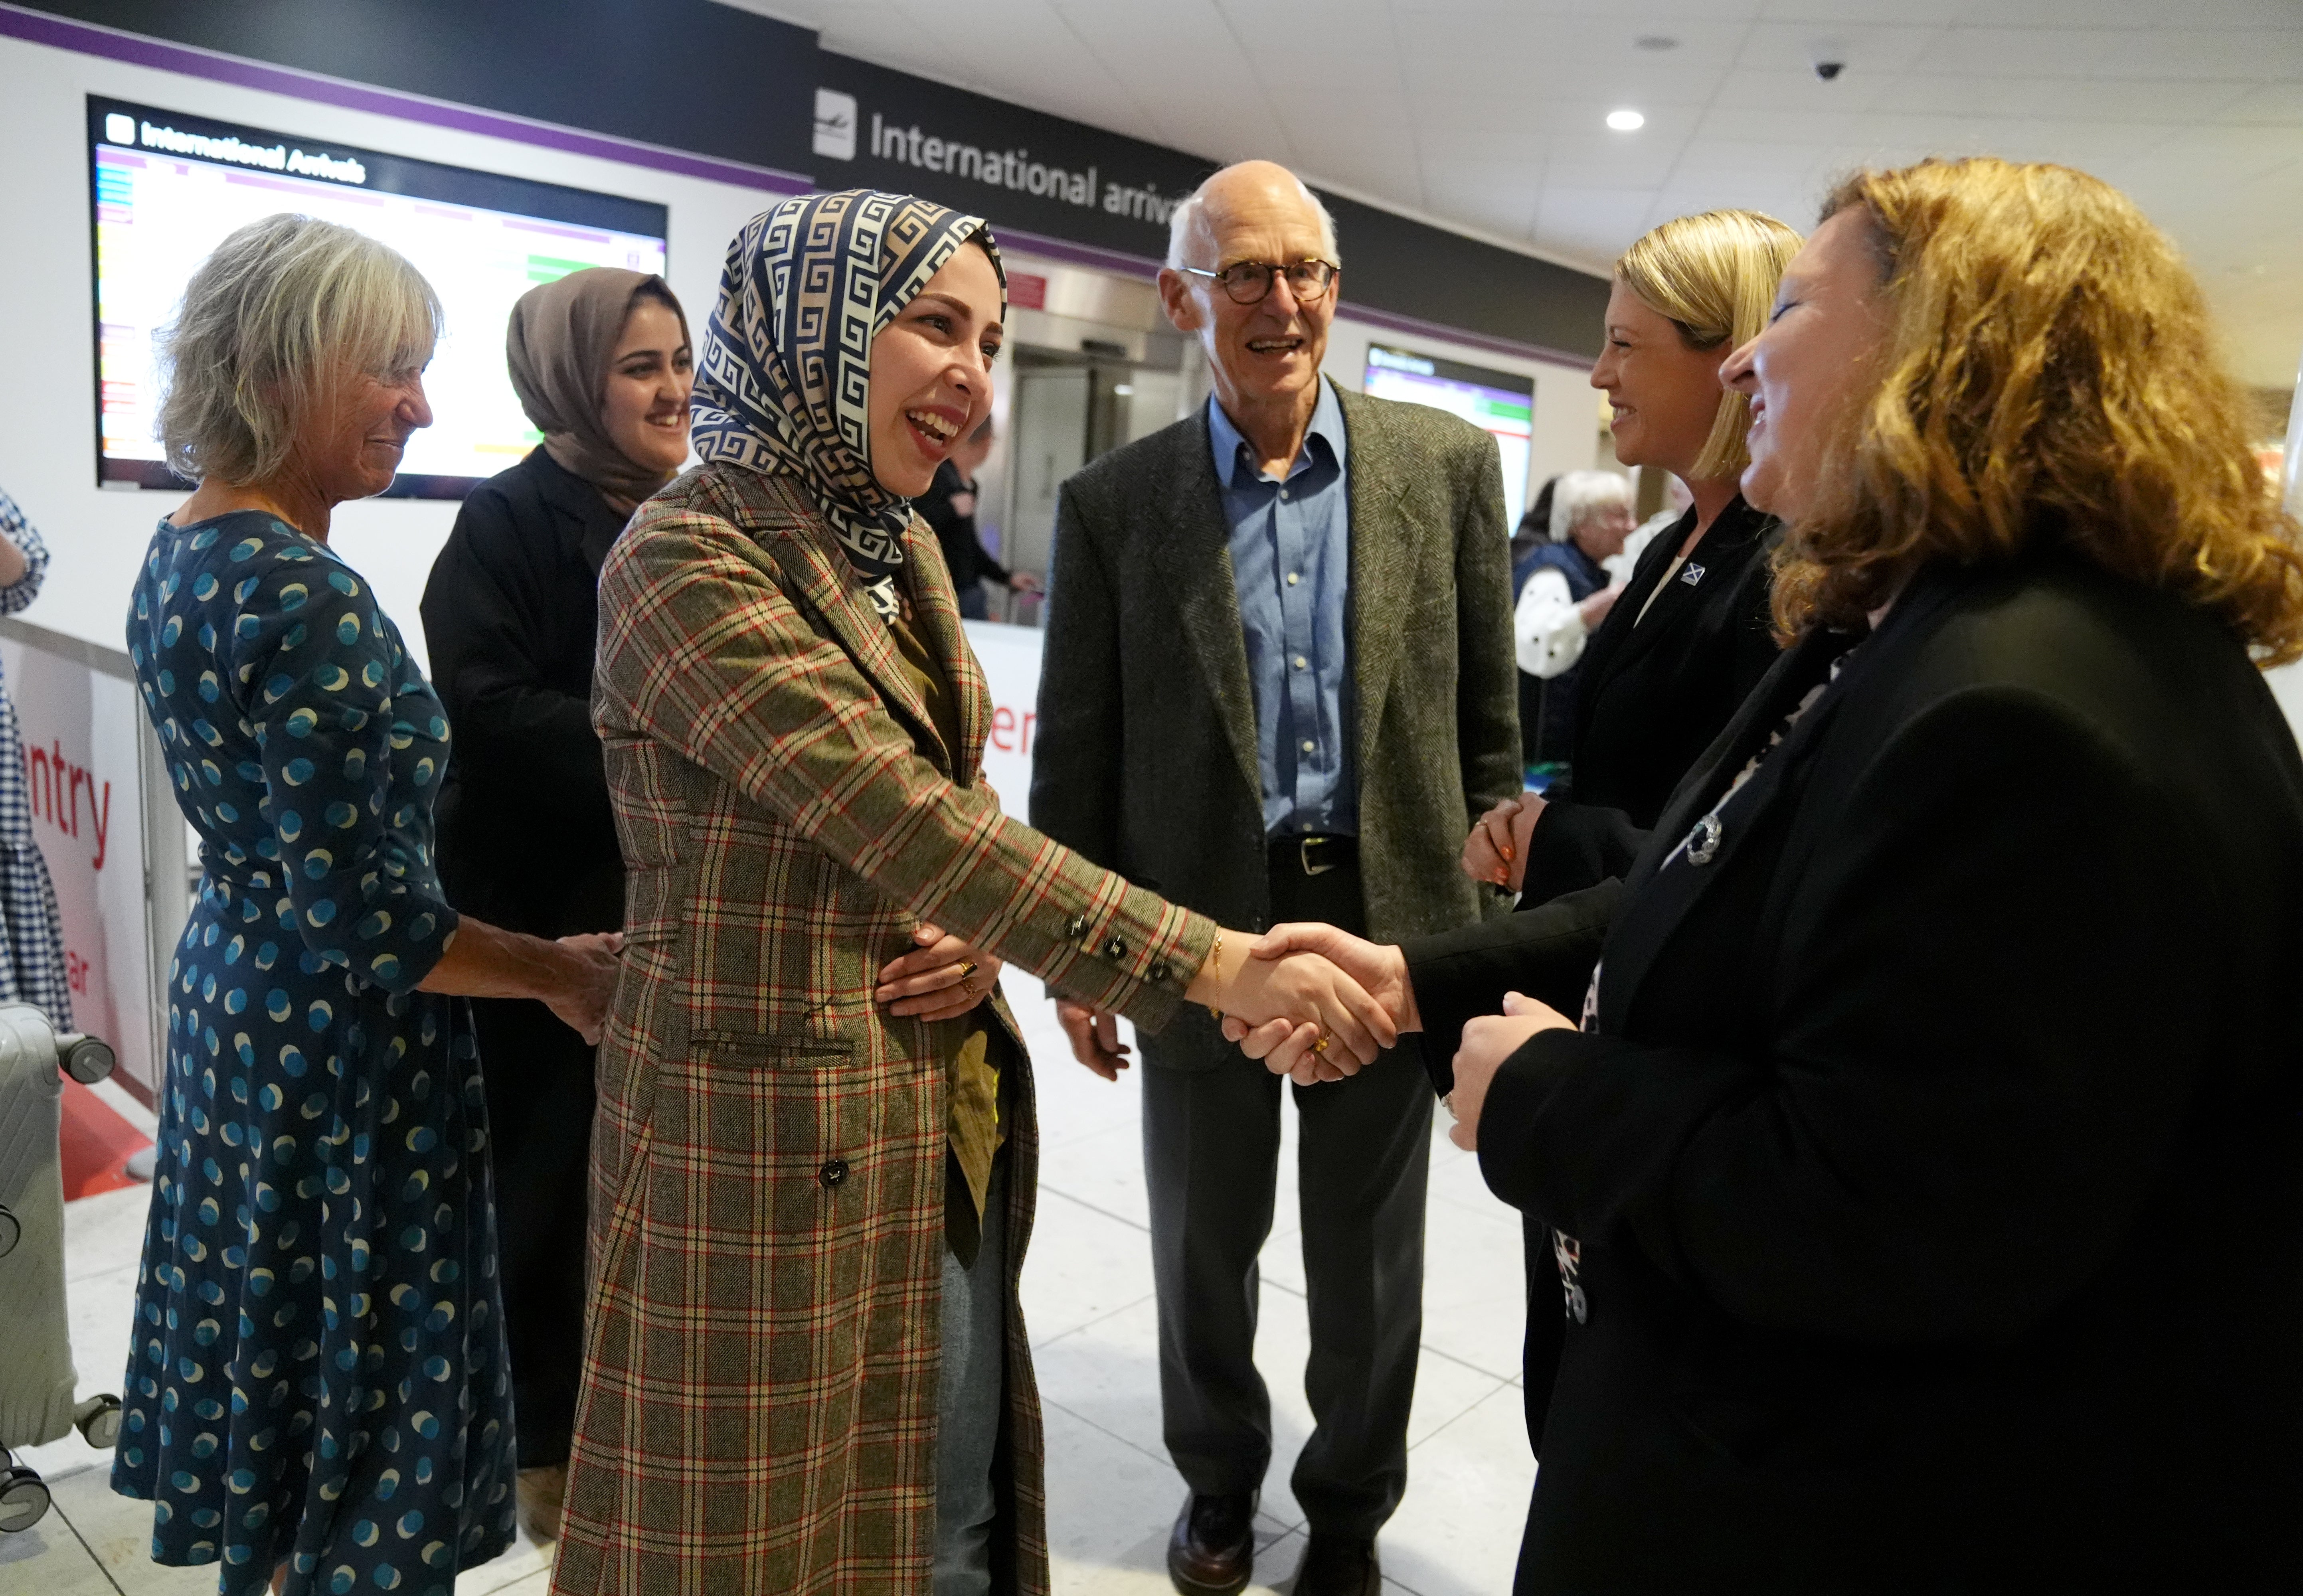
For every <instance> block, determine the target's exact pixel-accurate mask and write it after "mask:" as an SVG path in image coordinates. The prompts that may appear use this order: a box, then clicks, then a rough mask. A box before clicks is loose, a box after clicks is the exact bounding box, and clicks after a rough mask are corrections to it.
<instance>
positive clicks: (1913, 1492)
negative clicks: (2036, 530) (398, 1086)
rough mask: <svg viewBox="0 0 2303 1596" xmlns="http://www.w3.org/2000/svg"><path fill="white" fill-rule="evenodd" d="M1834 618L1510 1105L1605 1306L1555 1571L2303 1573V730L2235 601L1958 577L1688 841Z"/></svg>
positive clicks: (2067, 1579)
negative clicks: (2232, 623) (1588, 1001)
mask: <svg viewBox="0 0 2303 1596" xmlns="http://www.w3.org/2000/svg"><path fill="white" fill-rule="evenodd" d="M1838 646H1839V644H1838V643H1837V642H1836V641H1835V640H1834V639H1832V638H1828V637H1814V638H1809V639H1807V640H1806V641H1804V642H1803V643H1802V644H1801V645H1800V646H1799V647H1798V648H1796V649H1794V650H1793V652H1792V653H1791V654H1789V655H1787V656H1786V657H1785V658H1784V660H1783V662H1782V663H1780V664H1779V665H1778V666H1777V668H1776V671H1775V672H1773V673H1771V675H1770V677H1769V679H1768V680H1767V682H1766V683H1764V684H1763V686H1762V688H1761V690H1760V692H1759V694H1757V695H1755V696H1754V697H1753V699H1752V700H1751V702H1750V704H1749V705H1746V706H1745V709H1744V711H1743V712H1742V714H1739V715H1738V717H1737V718H1736V720H1735V722H1734V724H1732V725H1731V726H1730V727H1729V728H1728V730H1726V731H1725V733H1723V734H1722V736H1721V737H1720V739H1718V741H1717V742H1716V743H1715V744H1714V745H1713V747H1711V749H1710V750H1708V753H1707V756H1706V757H1705V759H1704V760H1703V762H1702V763H1701V764H1700V767H1699V768H1698V770H1697V771H1696V772H1695V773H1693V774H1691V776H1690V778H1689V780H1688V781H1687V782H1686V783H1685V784H1684V785H1683V787H1682V788H1681V790H1679V792H1678V793H1677V794H1676V795H1675V798H1673V800H1672V802H1671V804H1670V806H1668V808H1667V810H1666V814H1665V815H1664V817H1663V819H1662V821H1661V823H1660V824H1659V825H1658V828H1657V830H1656V832H1655V835H1654V839H1653V840H1652V841H1651V842H1650V843H1649V846H1648V847H1647V849H1645V850H1644V851H1643V852H1642V854H1641V857H1640V859H1639V861H1638V863H1637V864H1636V866H1634V868H1633V870H1632V874H1631V876H1630V877H1629V879H1628V880H1627V882H1625V883H1624V891H1625V894H1626V897H1625V900H1624V904H1623V907H1622V908H1621V912H1620V913H1619V914H1618V915H1617V916H1616V918H1615V925H1614V927H1613V930H1612V932H1611V933H1610V934H1609V936H1608V939H1607V946H1606V951H1605V959H1604V963H1603V974H1602V975H1601V978H1600V992H1599V998H1600V1002H1599V1016H1598V1030H1597V1034H1576V1033H1573V1032H1560V1031H1554V1032H1547V1033H1545V1034H1542V1035H1540V1036H1538V1037H1536V1038H1534V1039H1533V1040H1532V1041H1531V1042H1530V1043H1528V1045H1527V1046H1526V1047H1524V1048H1523V1049H1522V1050H1521V1051H1519V1052H1518V1053H1516V1054H1514V1056H1513V1057H1512V1059H1511V1060H1508V1061H1507V1062H1506V1065H1505V1066H1504V1068H1502V1070H1501V1071H1500V1072H1499V1073H1498V1074H1497V1077H1496V1080H1495V1083H1494V1086H1493V1088H1492V1090H1491V1092H1490V1094H1489V1097H1488V1099H1487V1103H1486V1108H1485V1110H1484V1115H1483V1118H1482V1120H1481V1123H1480V1165H1481V1168H1482V1170H1483V1171H1484V1172H1485V1174H1486V1177H1487V1179H1488V1182H1489V1186H1491V1187H1492V1188H1493V1189H1494V1190H1495V1192H1496V1193H1497V1195H1499V1196H1501V1197H1502V1198H1504V1200H1505V1201H1506V1202H1508V1203H1513V1204H1514V1205H1515V1206H1517V1207H1520V1208H1522V1209H1523V1210H1524V1211H1525V1212H1528V1213H1529V1214H1531V1216H1533V1217H1535V1218H1536V1219H1538V1220H1542V1221H1544V1222H1546V1223H1548V1224H1550V1225H1553V1226H1556V1227H1557V1228H1558V1229H1560V1230H1562V1231H1564V1232H1565V1233H1566V1234H1568V1235H1570V1236H1573V1237H1576V1238H1578V1241H1579V1244H1580V1248H1581V1262H1580V1267H1579V1270H1578V1278H1577V1281H1576V1284H1577V1285H1579V1286H1580V1287H1581V1288H1582V1291H1583V1294H1584V1297H1585V1302H1586V1305H1587V1308H1588V1314H1589V1317H1588V1320H1587V1321H1586V1322H1582V1323H1571V1324H1570V1325H1569V1326H1568V1327H1567V1338H1566V1348H1565V1354H1564V1355H1563V1359H1562V1363H1561V1367H1560V1371H1559V1377H1558V1382H1557V1387H1556V1390H1555V1392H1554V1394H1553V1398H1552V1406H1551V1410H1550V1417H1549V1423H1548V1429H1547V1431H1546V1432H1545V1436H1544V1446H1543V1470H1542V1475H1541V1480H1540V1484H1539V1486H1538V1488H1537V1490H1536V1494H1535V1500H1534V1507H1533V1511H1532V1513H1531V1518H1530V1523H1529V1527H1528V1535H1527V1541H1526V1544H1525V1547H1524V1549H1523V1554H1522V1559H1521V1565H1520V1581H1521V1588H1522V1589H1528V1590H1538V1589H1540V1590H1543V1591H1577V1592H1581V1591H1594V1592H1596V1591H1607V1592H1649V1591H1655V1592H1662V1591H1673V1592H1681V1591H1689V1590H1703V1591H1707V1592H1708V1591H1744V1590H1751V1591H1766V1592H1808V1591H1834V1592H1837V1591H1862V1592H1872V1591H1886V1590H1892V1591H1904V1590H1927V1591H1943V1592H1954V1591H1955V1592H1972V1591H1998V1590H2002V1589H2009V1590H2012V1589H2024V1590H2033V1591H2039V1590H2053V1591H2058V1592H2061V1591H2072V1592H2096V1591H2110V1590H2121V1591H2123V1590H2128V1589H2133V1588H2138V1587H2141V1588H2151V1589H2155V1590H2168V1591H2173V1590H2183V1591H2201V1592H2205V1591H2217V1592H2222V1591H2266V1590H2282V1591H2286V1590H2295V1589H2299V1588H2303V1508H2299V1504H2303V1355H2299V1348H2303V1005H2299V1004H2298V1002H2297V1001H2296V972H2297V971H2298V970H2299V969H2303V761H2299V759H2298V756H2297V750H2296V743H2295V738H2294V736H2293V734H2292V733H2291V732H2290V730H2289V728H2288V726H2287V724H2286V722H2284V720H2283V719H2282V716H2281V714H2280V712H2279V710H2278V708H2277V707H2276V705H2274V703H2273V699H2272V696H2271V694H2270V692H2269V691H2268V690H2267V689H2266V688H2265V685H2264V683H2263V680H2262V679H2261V677H2260V676H2259V675H2258V674H2257V672H2256V671H2254V670H2253V669H2252V668H2251V666H2250V665H2249V663H2248V659H2247V656H2246V654H2245V652H2244V650H2242V649H2241V648H2240V646H2239V645H2238V644H2237V643H2236V642H2234V641H2233V640H2232V639H2231V637H2230V636H2229V635H2228V634H2227V633H2225V632H2224V631H2223V630H2222V629H2220V628H2219V627H2218V626H2217V625H2216V624H2215V623H2214V621H2211V620H2210V619H2209V618H2208V617H2207V616H2206V615H2205V614H2204V613H2203V612H2199V611H2197V610H2194V609H2191V608H2189V607H2188V606H2186V605H2184V604H2180V603H2178V602H2177V601H2175V600H2173V599H2171V598H2169V597H2166V596H2164V595H2159V594H2155V593H2151V592H2147V591H2144V590H2141V589H2138V588H2136V587H2131V586H2128V585H2126V584H2123V583H2121V582H2118V581H2116V580H2113V578H2109V577H2107V576H2105V575H2104V574H2103V573H2102V572H2100V571H2099V570H2096V569H2094V568H2092V567H2088V566H2085V565H2082V564H2080V563H2079V562H2076V561H2072V560H2069V559H2066V558H2063V557H2053V558H2038V559H2034V560H2031V561H2029V562H2026V563H2024V564H2022V565H2021V566H2019V567H2016V568H2012V569H2009V568H2001V569H1997V570H1989V571H1985V572H1981V573H1966V574H1961V573H1955V572H1936V573H1931V574H1928V575H1926V576H1924V577H1923V578H1921V579H1920V580H1919V581H1918V582H1916V583H1915V584H1914V585H1913V586H1912V587H1911V589H1910V590H1909V591H1908V592H1907V593H1906V594H1905V595H1904V596H1903V598H1902V600H1901V601H1900V602H1899V603H1898V604H1896V605H1895V607H1894V610H1893V611H1892V612H1890V614H1889V616H1888V618H1887V619H1886V621H1885V624H1884V626H1883V628H1882V629H1881V630H1880V631H1879V633H1878V634H1877V636H1875V637H1873V638H1871V639H1870V640H1869V641H1868V642H1866V643H1864V644H1863V645H1862V646H1861V647H1860V649H1858V650H1857V651H1856V652H1855V653H1854V654H1852V656H1851V657H1850V659H1849V661H1848V663H1847V665H1846V668H1845V670H1844V671H1843V673H1842V675H1841V676H1840V677H1839V678H1838V680H1836V682H1835V684H1834V685H1832V686H1831V687H1830V688H1828V689H1827V690H1826V692H1825V693H1824V694H1823V696H1822V697H1820V698H1819V699H1818V701H1817V703H1816V704H1815V705H1814V707H1813V708H1812V709H1811V710H1810V711H1809V713H1808V714H1806V715H1805V716H1804V717H1803V718H1802V719H1801V721H1800V722H1798V724H1797V725H1796V726H1795V727H1794V728H1793V731H1792V733H1791V735H1790V737H1789V739H1787V740H1786V741H1785V742H1784V744H1783V745H1782V746H1781V747H1779V748H1777V749H1776V751H1775V752H1774V753H1773V754H1772V755H1771V756H1769V757H1768V758H1767V760H1766V761H1765V762H1764V763H1763V764H1761V765H1760V767H1759V773H1758V774H1757V775H1756V776H1755V777H1754V778H1753V779H1752V781H1751V782H1750V784H1749V786H1748V787H1747V788H1746V789H1745V790H1744V792H1743V793H1742V794H1740V795H1738V797H1737V798H1736V799H1734V800H1733V801H1731V802H1730V803H1729V804H1728V805H1727V806H1725V808H1724V809H1723V811H1722V815H1723V818H1724V820H1725V830H1724V833H1723V834H1722V835H1721V836H1720V837H1719V839H1718V840H1717V853H1716V857H1712V859H1711V860H1710V862H1709V863H1708V864H1704V865H1700V866H1698V865H1692V864H1690V863H1688V862H1687V861H1686V860H1685V859H1684V858H1681V859H1679V860H1676V861H1675V862H1672V863H1670V864H1669V865H1668V866H1665V865H1664V864H1663V861H1664V859H1665V857H1666V856H1667V855H1668V854H1669V852H1670V851H1671V850H1672V849H1675V848H1676V847H1678V846H1679V844H1680V843H1681V840H1682V839H1683V838H1684V837H1685V836H1687V835H1688V833H1689V832H1690V829H1691V826H1692V825H1693V824H1694V823H1695V822H1696V821H1697V820H1698V819H1699V818H1700V816H1701V815H1703V814H1704V813H1705V812H1706V811H1707V810H1708V808H1709V807H1710V806H1711V805H1712V804H1713V802H1714V800H1715V799H1716V798H1717V795H1718V794H1719V793H1720V792H1721V790H1723V789H1724V788H1725V786H1726V784H1727V781H1728V779H1729V777H1730V776H1731V775H1732V773H1734V771H1735V770H1737V769H1738V768H1740V766H1741V765H1742V764H1743V762H1744V760H1745V758H1746V757H1747V756H1748V755H1749V754H1750V753H1751V752H1752V751H1753V750H1754V749H1756V748H1757V747H1759V746H1760V745H1761V743H1763V742H1764V740H1765V739H1766V736H1767V731H1768V730H1769V729H1770V728H1771V727H1773V726H1776V725H1777V724H1779V723H1780V720H1781V716H1782V714H1784V711H1786V710H1787V709H1788V708H1789V707H1790V706H1791V705H1793V703H1795V702H1796V701H1797V700H1798V698H1799V697H1800V695H1801V692H1802V691H1803V690H1804V689H1805V688H1806V687H1807V686H1808V685H1809V683H1811V682H1813V681H1816V680H1821V677H1822V671H1823V668H1824V666H1825V664H1826V662H1827V660H1828V658H1829V656H1830V655H1831V654H1833V652H1834V651H1835V649H1836V648H1837V647H1838ZM1517 918H1518V919H1520V920H1522V921H1530V922H1540V918H1541V917H1540V916H1517ZM1541 928H1542V927H1541V925H1540V923H1539V924H1538V925H1536V927H1535V929H1537V930H1540V929H1541Z"/></svg>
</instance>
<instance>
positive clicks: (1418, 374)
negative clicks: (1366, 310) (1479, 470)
mask: <svg viewBox="0 0 2303 1596" xmlns="http://www.w3.org/2000/svg"><path fill="white" fill-rule="evenodd" d="M1360 385H1361V387H1362V388H1363V389H1364V390H1365V391H1366V392H1368V393H1372V394H1374V395H1375V396H1376V397H1377V398H1379V399H1404V400H1406V401H1408V402H1409V403H1411V404H1428V405H1430V406H1431V407H1433V408H1434V409H1435V410H1446V411H1447V412H1449V413H1450V414H1452V415H1457V416H1461V417H1462V418H1464V420H1466V421H1468V422H1470V423H1471V424H1472V426H1477V427H1481V428H1484V429H1485V430H1486V431H1487V432H1488V433H1489V434H1490V435H1492V436H1493V437H1494V438H1495V440H1496V447H1497V449H1498V450H1499V451H1501V452H1502V454H1503V457H1504V530H1506V532H1508V531H1511V530H1512V529H1513V528H1516V527H1517V526H1518V525H1519V518H1520V513H1521V511H1523V510H1525V509H1526V508H1527V462H1528V455H1529V452H1530V450H1531V447H1532V445H1533V439H1534V433H1535V379H1534V378H1533V377H1525V376H1514V375H1513V374H1512V373H1510V372H1508V371H1489V369H1487V368H1486V367H1482V366H1466V365H1464V363H1463V362H1462V361H1460V360H1443V359H1439V358H1438V356H1436V355H1419V354H1415V353H1413V351H1411V350H1404V349H1387V348H1385V347H1384V346H1383V345H1381V344H1379V343H1371V344H1370V345H1369V346H1368V354H1367V370H1366V373H1365V374H1364V375H1363V376H1362V378H1361V382H1360Z"/></svg>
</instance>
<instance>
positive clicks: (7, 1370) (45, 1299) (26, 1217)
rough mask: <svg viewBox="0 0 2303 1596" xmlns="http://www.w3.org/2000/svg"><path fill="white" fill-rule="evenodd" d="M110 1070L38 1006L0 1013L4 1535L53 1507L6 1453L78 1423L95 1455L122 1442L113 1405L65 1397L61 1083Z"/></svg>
mask: <svg viewBox="0 0 2303 1596" xmlns="http://www.w3.org/2000/svg"><path fill="white" fill-rule="evenodd" d="M112 1065H113V1056H112V1049H111V1048H109V1047H108V1046H106V1045H105V1043H102V1042H99V1041H97V1039H96V1038H95V1037H93V1036H76V1035H72V1034H58V1033H57V1032H56V1031H55V1029H53V1028H52V1027H51V1026H49V1024H48V1020H47V1017H46V1015H45V1014H43V1013H41V1012H40V1010H38V1009H34V1008H32V1007H30V1005H28V1004H22V1003H8V1004H0V1533H7V1532H11V1531H15V1530H26V1529H30V1527H31V1526H32V1525H33V1524H38V1522H39V1521H40V1518H41V1516H43V1515H45V1514H46V1512H47V1510H48V1488H47V1487H46V1485H45V1484H43V1483H42V1482H41V1481H40V1476H39V1475H38V1474H37V1473H35V1472H34V1471H33V1470H32V1469H30V1467H28V1466H26V1465H23V1464H21V1463H19V1462H18V1461H17V1460H16V1455H15V1454H14V1452H13V1451H11V1450H9V1448H13V1447H32V1446H38V1445H39V1444H40V1443H41V1442H43V1441H51V1440H55V1439H56V1438H57V1437H58V1436H60V1435H62V1434H63V1432H64V1431H67V1430H69V1429H71V1428H72V1427H73V1426H74V1425H77V1426H79V1429H80V1434H81V1435H82V1436H84V1437H86V1438H87V1440H88V1443H89V1445H90V1446H93V1447H109V1446H111V1445H112V1444H113V1443H114V1441H115V1440H118V1439H119V1436H120V1398H117V1397H109V1396H106V1397H91V1398H89V1399H88V1400H87V1401H85V1402H75V1401H74V1400H73V1399H72V1393H73V1391H74V1390H75V1389H77V1387H78V1385H79V1383H80V1380H79V1376H78V1374H77V1373H76V1372H74V1371H73V1369H72V1326H71V1323H70V1322H69V1321H68V1320H67V1318H66V1317H65V1313H64V1187H63V1170H62V1167H61V1165H60V1164H59V1163H58V1161H57V1150H56V1136H57V1134H58V1131H59V1129H60V1128H61V1127H62V1124H63V1098H64V1083H63V1077H64V1076H66V1075H70V1076H71V1077H72V1078H73V1079H74V1080H76V1081H80V1082H81V1083H83V1084H91V1083H94V1082H96V1081H100V1080H102V1079H103V1078H104V1077H106V1076H108V1075H110V1074H111V1073H112Z"/></svg>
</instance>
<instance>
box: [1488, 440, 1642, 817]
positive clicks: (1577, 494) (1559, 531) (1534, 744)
mask: <svg viewBox="0 0 2303 1596" xmlns="http://www.w3.org/2000/svg"><path fill="white" fill-rule="evenodd" d="M1631 531H1632V484H1631V479H1630V478H1629V477H1624V475H1622V474H1621V473H1620V472H1616V471H1570V472H1568V473H1567V474H1566V475H1565V476H1564V477H1560V478H1559V479H1558V486H1556V488H1554V489H1553V491H1552V495H1551V541H1550V542H1549V543H1548V544H1546V545H1543V546H1542V547H1540V548H1539V549H1537V550H1536V551H1535V553H1534V554H1533V555H1532V556H1531V559H1530V561H1529V565H1528V575H1527V580H1526V581H1525V582H1524V583H1523V585H1522V586H1521V587H1520V590H1519V605H1518V608H1517V609H1516V610H1515V611H1514V612H1513V616H1512V636H1513V640H1514V643H1515V644H1516V646H1517V648H1518V653H1519V668H1520V670H1521V671H1523V672H1524V673H1525V674H1527V675H1529V676H1533V677H1536V678H1538V679H1539V680H1541V681H1542V683H1543V693H1542V696H1541V698H1540V708H1539V712H1538V714H1537V718H1536V723H1535V725H1534V727H1532V728H1526V727H1523V728H1522V734H1523V737H1524V739H1525V741H1526V746H1527V747H1528V748H1529V750H1530V756H1529V759H1528V763H1529V764H1531V765H1539V766H1543V765H1548V766H1549V767H1551V769H1552V770H1553V771H1554V772H1556V771H1558V770H1562V769H1565V766H1566V764H1567V760H1568V757H1569V756H1570V754H1571V753H1572V752H1573V749H1574V747H1575V714H1574V711H1575V687H1576V672H1575V667H1576V665H1577V664H1578V663H1580V662H1581V661H1582V658H1583V643H1584V639H1586V638H1589V637H1590V635H1591V634H1592V633H1593V632H1594V631H1596V630H1598V629H1599V623H1600V622H1601V621H1605V620H1606V619H1607V612H1608V611H1609V610H1610V609H1612V608H1613V607H1614V605H1615V595H1616V594H1617V593H1619V592H1621V591H1622V590H1623V580H1624V576H1625V575H1626V574H1628V573H1627V572H1625V571H1623V570H1610V569H1609V562H1614V561H1615V557H1616V556H1617V555H1619V554H1620V553H1623V549H1624V539H1625V538H1626V537H1628V536H1630V535H1631Z"/></svg>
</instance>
